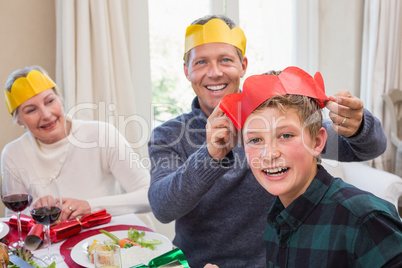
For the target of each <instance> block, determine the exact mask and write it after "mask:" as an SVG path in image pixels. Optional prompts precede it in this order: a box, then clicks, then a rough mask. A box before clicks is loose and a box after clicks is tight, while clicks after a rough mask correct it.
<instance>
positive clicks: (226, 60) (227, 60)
mask: <svg viewBox="0 0 402 268" xmlns="http://www.w3.org/2000/svg"><path fill="white" fill-rule="evenodd" d="M222 61H223V62H230V61H231V60H230V59H228V58H224V59H222Z"/></svg>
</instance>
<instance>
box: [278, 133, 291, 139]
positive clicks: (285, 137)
mask: <svg viewBox="0 0 402 268" xmlns="http://www.w3.org/2000/svg"><path fill="white" fill-rule="evenodd" d="M291 137H293V135H292V134H290V133H284V134H282V135H281V138H283V139H290V138H291Z"/></svg>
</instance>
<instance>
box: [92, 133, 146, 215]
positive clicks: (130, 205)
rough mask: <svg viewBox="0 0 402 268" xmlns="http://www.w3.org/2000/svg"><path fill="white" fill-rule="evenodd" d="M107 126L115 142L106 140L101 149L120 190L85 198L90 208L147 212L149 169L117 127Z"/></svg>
mask: <svg viewBox="0 0 402 268" xmlns="http://www.w3.org/2000/svg"><path fill="white" fill-rule="evenodd" d="M108 129H109V131H111V132H114V133H115V134H116V136H117V145H118V146H113V145H110V144H108V146H107V147H106V148H105V150H103V152H104V153H105V154H106V155H105V158H106V161H107V163H108V165H109V169H110V172H111V173H112V175H113V177H114V178H115V179H116V180H117V181H118V182H119V184H120V185H121V187H122V188H123V193H120V194H115V195H110V196H102V197H96V198H91V199H88V200H87V201H88V203H89V204H90V206H91V210H92V211H97V210H100V209H106V210H107V211H108V212H109V213H110V214H111V215H121V214H127V213H145V212H150V211H151V209H150V206H149V202H148V189H149V182H150V175H149V171H148V170H147V169H146V168H145V167H144V166H143V165H142V162H141V159H140V157H139V155H138V154H137V153H135V152H134V151H133V149H132V148H131V146H130V144H129V143H128V141H127V140H126V139H125V138H124V137H123V136H122V135H121V134H120V133H119V132H118V131H117V129H116V128H114V127H113V126H111V125H109V126H108ZM106 140H107V139H106Z"/></svg>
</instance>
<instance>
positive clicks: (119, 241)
mask: <svg viewBox="0 0 402 268" xmlns="http://www.w3.org/2000/svg"><path fill="white" fill-rule="evenodd" d="M100 232H101V233H103V234H105V235H106V236H108V237H109V238H110V240H105V241H103V242H99V241H98V240H94V241H93V243H91V244H89V245H88V247H87V252H88V257H89V259H90V260H91V263H94V249H95V247H97V246H98V245H101V244H103V243H114V244H116V245H119V246H120V247H121V249H122V250H121V258H122V262H123V264H126V265H124V266H128V267H130V266H134V265H136V264H139V263H145V262H148V261H150V260H151V259H153V258H155V257H157V256H158V255H160V254H161V252H158V251H157V248H156V247H155V246H156V245H158V244H162V241H161V240H158V239H152V240H150V239H145V238H144V236H145V232H144V231H138V230H136V229H133V228H130V230H128V232H127V237H124V238H118V237H117V236H116V235H115V234H113V233H110V232H108V231H106V230H100ZM98 239H99V238H98ZM162 253H164V252H162Z"/></svg>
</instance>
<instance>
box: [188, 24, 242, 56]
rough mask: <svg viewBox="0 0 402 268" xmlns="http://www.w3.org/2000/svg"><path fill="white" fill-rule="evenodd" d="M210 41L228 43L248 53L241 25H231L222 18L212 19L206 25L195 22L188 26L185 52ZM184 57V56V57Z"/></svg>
mask: <svg viewBox="0 0 402 268" xmlns="http://www.w3.org/2000/svg"><path fill="white" fill-rule="evenodd" d="M208 43H226V44H230V45H232V46H235V47H237V48H238V49H240V50H241V52H242V54H243V56H244V54H245V53H246V43H247V39H246V36H245V35H244V33H243V30H242V29H240V28H239V27H235V28H233V29H230V27H229V26H228V25H227V24H226V23H225V22H224V21H223V20H220V19H212V20H210V21H208V22H207V23H205V24H204V25H200V24H195V25H190V26H188V27H187V30H186V39H185V45H184V54H186V53H187V52H188V51H189V50H190V49H192V48H194V47H196V46H199V45H203V44H208ZM183 59H184V58H183Z"/></svg>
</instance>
